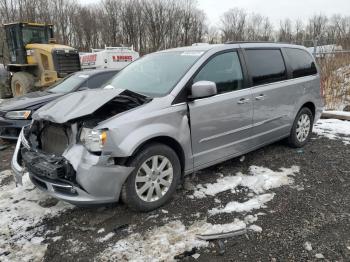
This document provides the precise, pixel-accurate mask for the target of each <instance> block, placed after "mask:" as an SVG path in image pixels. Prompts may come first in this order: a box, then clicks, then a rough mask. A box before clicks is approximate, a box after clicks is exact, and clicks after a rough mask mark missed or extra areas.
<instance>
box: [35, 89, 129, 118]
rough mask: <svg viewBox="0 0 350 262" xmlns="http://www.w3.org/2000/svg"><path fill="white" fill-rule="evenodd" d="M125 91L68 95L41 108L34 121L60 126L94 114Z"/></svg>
mask: <svg viewBox="0 0 350 262" xmlns="http://www.w3.org/2000/svg"><path fill="white" fill-rule="evenodd" d="M123 91H125V89H96V90H86V91H80V92H75V93H71V94H67V95H65V96H63V97H61V98H59V99H57V100H55V101H52V102H51V103H49V104H47V105H45V106H43V107H41V108H40V109H39V110H37V111H36V112H35V113H34V115H33V119H34V120H48V121H51V122H55V123H58V124H62V123H65V122H67V121H69V120H72V119H76V118H79V117H82V116H86V115H90V114H93V113H94V112H95V111H96V110H98V109H99V108H100V107H102V106H103V105H104V104H106V103H107V102H109V101H111V100H112V99H114V98H115V97H117V96H118V95H120V94H121V93H122V92H123Z"/></svg>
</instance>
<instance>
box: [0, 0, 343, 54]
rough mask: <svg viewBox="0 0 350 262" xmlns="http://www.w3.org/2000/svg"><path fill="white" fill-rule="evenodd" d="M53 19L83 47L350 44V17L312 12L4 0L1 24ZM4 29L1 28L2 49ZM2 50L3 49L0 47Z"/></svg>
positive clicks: (149, 1)
mask: <svg viewBox="0 0 350 262" xmlns="http://www.w3.org/2000/svg"><path fill="white" fill-rule="evenodd" d="M15 21H28V22H43V23H52V24H53V25H54V28H55V35H56V37H55V38H56V40H57V42H58V43H62V44H67V45H70V46H73V47H75V48H77V49H79V50H80V51H89V50H90V49H91V48H103V47H104V46H121V45H124V46H133V47H134V49H135V50H137V51H139V52H140V53H141V54H145V53H149V52H154V51H157V50H161V49H166V48H171V47H177V46H185V45H191V44H193V43H199V42H209V43H222V42H227V41H282V42H292V43H297V44H303V45H307V46H312V45H313V40H315V39H317V40H318V43H322V44H333V43H336V44H340V45H342V46H343V48H350V16H341V15H333V16H331V17H328V16H325V15H314V16H312V17H310V18H309V19H308V21H307V22H302V21H301V20H296V21H292V20H291V19H285V20H283V21H281V22H280V24H279V26H277V27H276V26H273V24H272V23H271V21H270V19H269V17H266V16H262V15H260V14H254V13H249V12H247V11H245V10H243V9H238V8H233V9H230V10H228V11H226V12H225V13H223V14H222V16H221V17H220V23H219V25H218V26H215V27H213V26H209V23H208V20H207V18H206V14H205V13H204V12H203V11H202V10H200V9H199V7H198V4H197V1H196V0H101V1H100V2H98V3H96V4H91V5H82V4H80V3H78V2H77V1H74V0H50V1H47V0H0V23H2V24H4V23H9V22H15ZM3 43H4V32H3V31H0V48H1V47H2V46H3ZM0 52H1V50H0Z"/></svg>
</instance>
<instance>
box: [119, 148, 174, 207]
mask: <svg viewBox="0 0 350 262" xmlns="http://www.w3.org/2000/svg"><path fill="white" fill-rule="evenodd" d="M129 165H130V166H133V167H135V169H134V171H133V172H132V173H131V174H130V176H129V177H128V179H127V181H126V182H125V184H124V185H123V189H122V200H123V202H124V203H126V204H127V205H128V206H129V207H130V208H132V209H134V210H137V211H144V212H146V211H151V210H154V209H156V208H158V207H160V206H162V205H164V204H165V203H166V202H168V201H169V200H170V198H171V197H172V195H173V194H174V193H175V191H176V187H177V185H178V183H179V181H180V178H181V164H180V161H179V158H178V156H177V154H176V153H175V152H174V150H172V149H171V148H170V147H168V146H166V145H163V144H151V145H148V146H146V147H145V148H144V149H143V150H141V151H140V152H139V153H138V154H137V155H136V156H135V157H134V158H133V159H132V160H131V162H130V163H129Z"/></svg>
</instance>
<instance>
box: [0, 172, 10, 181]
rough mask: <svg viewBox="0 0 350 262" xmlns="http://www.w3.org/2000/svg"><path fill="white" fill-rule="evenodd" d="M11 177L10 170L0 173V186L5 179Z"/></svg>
mask: <svg viewBox="0 0 350 262" xmlns="http://www.w3.org/2000/svg"><path fill="white" fill-rule="evenodd" d="M11 176H12V171H11V170H5V171H1V172H0V184H1V183H2V182H3V181H4V180H5V179H7V178H9V177H11Z"/></svg>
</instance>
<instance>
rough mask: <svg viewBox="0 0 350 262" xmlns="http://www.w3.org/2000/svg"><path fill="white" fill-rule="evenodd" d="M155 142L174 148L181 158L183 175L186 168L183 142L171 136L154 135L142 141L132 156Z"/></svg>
mask: <svg viewBox="0 0 350 262" xmlns="http://www.w3.org/2000/svg"><path fill="white" fill-rule="evenodd" d="M153 143H159V144H164V145H166V146H168V147H170V148H171V149H172V150H174V152H175V153H176V155H177V156H178V158H179V160H180V165H181V174H182V175H183V173H184V169H185V152H184V150H183V148H182V146H181V144H180V143H179V142H178V141H176V140H175V139H174V138H172V137H170V136H156V137H152V138H150V139H148V140H146V141H144V142H142V143H141V144H140V145H139V146H138V147H136V149H135V150H134V152H133V153H132V156H135V155H136V154H138V153H139V152H140V151H141V150H142V149H143V148H145V147H146V146H147V145H150V144H153Z"/></svg>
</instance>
